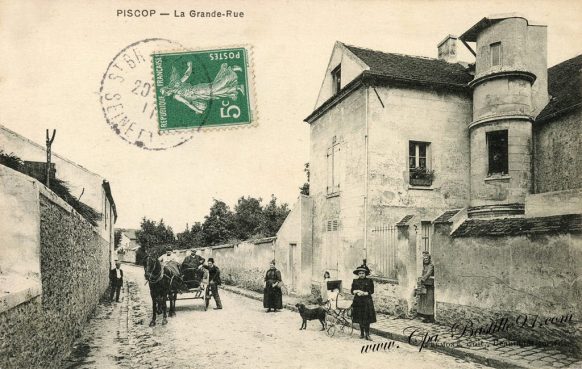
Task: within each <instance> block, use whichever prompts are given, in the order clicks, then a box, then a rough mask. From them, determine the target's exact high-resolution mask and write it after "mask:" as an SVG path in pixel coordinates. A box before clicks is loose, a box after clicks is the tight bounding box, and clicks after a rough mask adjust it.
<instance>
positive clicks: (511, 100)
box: [305, 15, 582, 341]
mask: <svg viewBox="0 0 582 369" xmlns="http://www.w3.org/2000/svg"><path fill="white" fill-rule="evenodd" d="M456 39H457V37H455V36H448V37H447V38H445V41H444V42H445V43H446V45H445V46H443V45H444V44H443V43H441V44H440V45H439V46H440V49H439V59H440V60H436V59H430V58H423V57H414V56H408V55H402V54H391V53H384V52H381V51H374V50H370V49H364V48H361V47H356V46H350V45H345V44H342V43H340V42H338V43H336V45H335V47H334V50H333V51H332V55H331V58H330V61H329V64H328V66H327V68H326V74H325V77H324V80H323V83H322V88H321V90H320V92H319V96H318V99H317V103H316V107H315V110H314V111H313V112H312V113H311V114H310V115H309V116H308V117H307V118H306V119H305V121H306V122H308V123H309V124H310V129H311V150H310V169H311V183H310V186H311V188H310V190H311V191H310V195H311V197H312V199H313V258H312V263H313V270H312V291H314V293H317V291H318V290H319V288H320V285H321V278H322V275H323V272H324V271H329V272H330V273H331V277H332V279H340V280H342V281H343V288H344V291H347V290H349V287H350V284H351V280H352V278H353V275H352V274H351V271H352V270H353V269H354V268H355V267H356V266H358V265H360V264H361V263H362V259H366V260H367V264H368V266H369V267H370V268H371V269H372V278H374V279H375V280H376V282H377V291H376V294H375V296H374V300H375V303H376V306H377V309H378V311H381V312H386V313H389V314H393V315H396V316H406V315H409V314H410V313H412V312H413V311H414V305H415V299H414V297H413V296H412V292H413V290H414V287H415V286H416V279H417V277H418V276H419V275H420V272H421V269H422V265H421V258H420V255H421V253H422V251H429V252H432V253H433V254H434V255H437V256H436V257H435V259H434V260H435V265H436V267H437V270H438V269H439V268H441V270H440V273H441V274H437V275H436V276H435V279H436V280H437V281H438V280H439V278H444V279H443V280H441V282H440V284H437V286H436V288H435V294H436V300H437V305H436V308H437V313H436V314H437V316H439V314H440V317H441V319H440V320H441V322H445V323H450V322H452V321H454V320H455V319H457V318H460V317H462V314H463V313H462V311H467V314H469V312H473V313H475V312H478V311H481V312H482V313H483V314H484V315H483V316H484V317H491V316H493V315H491V314H490V312H495V314H496V313H497V312H503V313H508V314H509V312H511V314H514V313H517V314H519V313H525V314H536V313H537V314H539V315H540V316H541V315H542V314H543V315H544V316H550V315H549V314H551V316H553V315H560V314H566V313H567V311H568V307H569V306H570V305H572V303H571V302H572V301H577V300H579V297H580V291H579V288H578V285H577V283H578V282H576V281H577V279H576V275H577V274H576V273H575V272H574V271H575V270H576V268H580V265H579V264H580V260H581V258H582V255H580V252H579V248H580V244H579V241H580V240H579V238H578V236H577V233H576V232H577V230H576V229H574V228H575V227H574V228H572V229H570V228H568V227H569V226H570V224H563V225H561V226H559V227H557V226H556V224H553V226H554V227H553V228H551V229H550V228H548V229H546V230H545V231H544V232H541V233H540V234H539V235H537V236H535V237H533V236H531V235H526V234H521V235H520V236H517V235H516V232H517V233H519V232H518V231H519V230H516V229H510V230H507V229H504V230H503V231H502V232H498V234H496V236H495V237H489V236H488V235H485V234H484V233H483V232H481V233H480V234H479V236H478V237H456V236H455V235H454V234H453V235H452V236H451V235H449V234H445V233H442V234H437V233H435V229H434V228H435V227H442V225H439V224H442V223H443V221H444V219H445V218H446V219H448V218H450V217H453V218H454V222H453V226H452V228H450V229H449V231H451V230H453V229H456V227H458V226H459V225H461V224H465V226H466V225H467V224H468V223H463V222H466V221H471V220H474V219H479V218H481V219H482V220H483V221H485V220H486V219H498V220H499V218H503V219H506V218H511V219H524V217H525V218H527V219H528V220H529V223H527V224H529V225H530V226H531V227H533V228H535V227H536V225H537V224H538V223H543V222H544V219H545V218H544V217H547V216H549V215H556V216H558V215H559V216H562V215H566V214H579V213H580V212H581V210H580V207H579V206H577V205H579V204H580V202H581V201H582V196H581V195H580V189H581V188H582V182H580V181H581V180H582V179H581V178H582V173H581V171H582V169H580V168H582V162H581V161H580V160H582V159H581V158H582V157H581V155H580V150H578V149H577V148H578V147H579V146H580V144H582V142H580V136H581V135H580V134H578V133H579V132H580V129H581V128H580V127H582V125H580V121H581V118H582V114H581V113H580V108H579V99H578V98H577V96H579V95H576V93H579V92H577V89H579V70H580V65H581V63H582V61H581V60H580V57H575V58H573V59H571V60H569V61H565V62H563V63H560V64H559V65H558V66H555V67H552V68H550V70H549V71H548V66H547V28H546V26H543V25H536V24H533V23H532V22H530V21H528V20H527V19H525V18H523V17H521V16H512V15H509V16H500V17H489V18H483V19H482V20H480V21H479V22H477V23H476V24H475V25H474V26H473V27H471V28H470V29H469V30H468V31H467V32H465V33H464V34H463V35H461V36H460V37H459V38H458V39H460V40H462V41H464V42H475V43H476V50H475V52H476V58H475V63H474V64H473V63H470V64H468V63H456V59H455V56H456V50H455V42H456ZM340 71H341V83H339V78H338V77H339V72H340ZM550 77H551V78H550ZM572 80H575V81H574V82H571V81H572ZM576 81H578V82H576ZM566 85H567V87H568V89H567V90H565V92H563V93H562V92H560V91H562V90H563V89H562V86H566ZM549 86H551V87H552V88H551V93H552V95H553V98H552V100H550V99H549V93H548V89H549ZM554 95H556V96H554ZM566 110H567V114H566V112H565V111H566ZM536 117H538V118H540V121H537V120H536V119H537V118H536ZM538 123H540V124H538ZM415 150H416V151H415ZM421 156H422V160H423V163H422V164H421V165H419V163H420V161H419V160H420V157H421ZM500 157H501V158H502V160H501V161H500V160H499V158H500ZM413 160H414V162H413ZM414 167H416V168H415V169H411V168H414ZM418 169H423V170H422V171H421V174H422V175H423V176H424V177H423V178H418V177H416V176H417V175H418V174H417V173H418ZM429 172H430V173H429ZM547 191H554V192H551V193H549V192H547ZM536 192H546V193H545V194H539V193H537V194H536ZM556 205H558V206H556ZM527 207H529V208H527ZM449 213H450V214H449ZM445 214H448V215H447V216H445V217H444V218H443V215H445ZM455 214H457V215H455ZM437 217H438V218H442V219H439V220H438V221H436V222H435V220H436V219H437ZM444 223H447V221H444ZM504 223H505V224H506V225H507V224H514V223H513V222H509V221H508V222H504ZM558 223H559V220H558ZM515 224H521V223H519V222H517V223H515ZM524 224H525V223H524ZM395 225H396V227H394V226H395ZM489 226H490V224H489V225H488V224H485V223H479V224H478V225H477V226H476V227H477V228H479V227H482V229H481V231H487V230H488V229H489V228H488V227H489ZM560 227H561V228H560ZM534 231H535V232H537V230H534ZM504 232H505V233H504ZM485 233H486V232H485ZM538 233H539V232H538ZM564 234H568V236H565V235H564ZM548 244H549V245H551V246H552V247H553V248H554V249H553V250H550V249H549V246H548ZM526 250H529V253H528V251H526ZM511 255H519V257H520V258H523V260H526V262H527V266H528V267H531V268H533V269H532V270H536V271H537V272H535V273H534V272H531V274H528V273H530V272H528V271H527V270H526V269H525V268H524V267H522V263H521V262H520V263H518V262H517V261H516V260H514V259H512V258H511V257H510V256H511ZM473 259H476V260H481V261H482V262H481V264H479V265H475V263H474V260H473ZM483 260H486V262H484V261H483ZM521 260H522V259H520V261H521ZM542 261H543V263H542ZM489 264H493V265H489ZM469 266H470V267H469ZM500 266H503V267H502V268H501V267H500ZM475 268H476V269H475ZM503 269H506V270H503ZM484 270H488V271H490V272H491V273H490V274H489V275H490V276H496V277H497V276H498V275H500V277H498V278H499V280H496V279H495V278H493V277H491V278H490V279H487V278H486V280H485V281H484V282H483V281H481V280H479V279H475V278H472V277H467V278H464V277H462V276H463V275H469V274H470V273H469V272H471V273H477V272H478V271H484ZM477 275H478V274H477ZM541 275H543V276H544V277H540V276H541ZM507 278H509V279H511V278H513V279H511V281H510V282H511V283H509V282H507V281H506V280H505V279H507ZM495 281H497V282H499V281H502V282H504V283H501V282H500V283H496V282H495ZM548 281H553V283H554V284H557V285H559V286H560V287H561V290H560V291H559V292H555V291H554V292H549V291H548V292H547V293H546V289H548V288H549V286H548V285H547V283H549V282H548ZM506 282H507V283H506ZM532 283H533V284H532ZM568 283H570V284H572V285H571V286H569V287H568ZM445 285H446V286H448V287H444V286H445ZM504 286H505V287H507V288H505V287H504ZM508 286H509V287H508ZM518 290H519V291H518ZM512 291H513V292H512ZM520 291H521V292H520ZM520 294H521V295H520ZM544 295H547V296H546V297H545V298H544V301H546V302H547V301H554V300H555V302H554V303H553V305H552V304H551V303H549V304H550V305H552V307H551V308H550V307H548V306H546V308H543V309H541V310H543V311H535V309H536V306H537V305H539V303H538V302H537V299H538V297H542V296H544ZM452 306H456V307H458V308H459V311H461V313H459V314H460V315H459V314H457V315H454V308H453V307H452ZM572 306H574V307H575V309H574V310H576V309H579V305H575V304H574V305H572ZM570 307H571V306H570ZM441 308H442V311H440V312H439V309H441ZM538 310H539V309H538ZM576 311H578V310H576ZM511 314H510V315H511ZM512 316H513V318H515V314H514V315H512ZM541 331H542V332H544V329H542V330H541ZM558 331H560V330H558ZM561 332H562V333H559V332H558V333H556V331H554V330H553V329H549V330H548V331H547V337H549V338H548V340H550V339H557V340H558V341H559V340H562V341H563V340H565V339H566V337H572V332H571V331H570V332H568V329H566V330H565V331H563V330H562V331H561ZM543 334H544V333H541V334H540V335H535V334H534V335H533V336H532V337H530V338H532V339H534V340H538V341H543V340H544V338H543V337H542V336H543ZM521 338H524V337H521Z"/></svg>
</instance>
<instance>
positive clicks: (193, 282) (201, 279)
mask: <svg viewBox="0 0 582 369" xmlns="http://www.w3.org/2000/svg"><path fill="white" fill-rule="evenodd" d="M192 269H193V268H187V269H183V270H182V278H183V283H184V288H182V289H180V290H178V294H179V295H180V297H178V296H176V300H197V299H202V300H204V311H206V310H207V309H208V304H209V302H210V297H211V295H210V287H209V286H208V270H206V269H204V268H202V269H196V270H192ZM182 295H184V296H182ZM169 300H170V296H168V301H169Z"/></svg>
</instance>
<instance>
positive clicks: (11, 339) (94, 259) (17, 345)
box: [0, 191, 110, 368]
mask: <svg viewBox="0 0 582 369" xmlns="http://www.w3.org/2000/svg"><path fill="white" fill-rule="evenodd" d="M39 201H40V203H37V205H38V206H39V208H40V224H38V227H39V229H40V273H41V280H42V294H41V295H40V296H37V297H34V298H31V299H29V300H27V301H26V302H24V303H22V304H19V305H18V306H16V307H13V308H11V309H9V310H7V311H4V312H3V313H1V314H0V341H1V342H3V343H2V346H1V347H0V367H2V368H17V367H20V368H60V367H61V365H60V361H61V360H62V359H63V358H64V357H66V355H68V353H69V350H70V346H71V344H72V343H73V340H74V338H75V336H76V335H77V334H78V333H79V332H80V331H81V329H82V328H83V326H84V324H85V322H86V321H87V319H88V318H89V316H90V314H91V312H92V311H93V309H94V308H95V306H97V304H98V302H99V297H100V296H101V295H102V294H103V293H104V291H105V290H106V288H107V285H108V283H109V279H108V278H109V266H110V250H109V243H108V242H107V240H104V239H103V238H102V237H101V236H100V234H99V233H98V232H96V230H95V228H93V226H91V224H90V223H89V222H87V221H86V220H85V219H83V218H82V217H81V216H79V215H78V214H77V213H76V212H74V210H72V209H71V208H70V207H69V206H68V205H67V204H65V203H64V202H63V201H62V200H60V199H59V198H58V197H56V196H55V195H54V194H52V193H51V192H50V191H41V195H40V197H39Z"/></svg>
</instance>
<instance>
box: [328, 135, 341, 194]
mask: <svg viewBox="0 0 582 369" xmlns="http://www.w3.org/2000/svg"><path fill="white" fill-rule="evenodd" d="M341 154H342V152H341V145H340V143H339V142H338V141H337V138H336V136H333V139H332V143H331V146H330V147H328V149H327V194H328V195H339V192H340V189H341V167H342V159H341V158H342V155H341Z"/></svg>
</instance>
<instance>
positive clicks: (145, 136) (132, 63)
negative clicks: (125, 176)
mask: <svg viewBox="0 0 582 369" xmlns="http://www.w3.org/2000/svg"><path fill="white" fill-rule="evenodd" d="M176 49H182V45H180V44H178V43H176V42H173V41H170V40H165V39H161V38H151V39H146V40H141V41H138V42H135V43H133V44H131V45H129V46H127V47H126V48H124V49H123V50H121V51H120V52H119V53H118V54H117V55H116V56H115V57H114V58H113V60H112V61H111V63H109V66H108V67H107V71H106V72H105V74H104V75H103V79H102V80H101V88H100V90H99V94H100V100H101V108H102V109H103V114H104V115H105V120H106V121H107V123H108V124H109V126H110V127H111V129H112V130H113V131H114V132H115V133H116V134H117V135H118V136H119V137H121V138H122V139H123V140H124V141H126V142H128V143H130V144H133V145H135V146H137V147H139V148H142V149H145V150H165V149H168V148H171V147H176V146H179V145H181V144H183V143H185V142H186V141H188V140H190V139H192V137H193V135H192V132H188V131H173V132H171V133H162V134H160V132H159V129H158V115H157V111H156V101H155V84H154V74H153V72H152V60H151V55H152V54H153V53H154V52H158V51H164V50H176Z"/></svg>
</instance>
